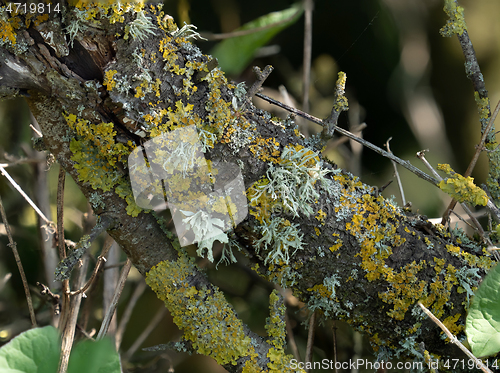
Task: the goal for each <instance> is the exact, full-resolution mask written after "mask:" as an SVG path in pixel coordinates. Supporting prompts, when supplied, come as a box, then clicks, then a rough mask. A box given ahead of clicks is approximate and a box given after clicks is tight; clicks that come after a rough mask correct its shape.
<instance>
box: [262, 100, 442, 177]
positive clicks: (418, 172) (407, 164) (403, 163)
mask: <svg viewBox="0 0 500 373" xmlns="http://www.w3.org/2000/svg"><path fill="white" fill-rule="evenodd" d="M255 95H256V96H257V97H260V98H262V99H263V100H266V101H267V102H270V103H271V104H274V105H276V106H279V107H281V108H283V109H285V110H288V111H289V112H291V113H293V114H296V115H298V116H301V117H302V118H305V119H307V120H309V121H311V122H313V123H316V124H319V125H320V126H322V125H323V121H322V120H321V119H319V118H316V117H315V116H313V115H310V114H307V113H305V112H303V111H301V110H298V109H295V108H292V107H290V106H288V105H285V104H283V103H281V102H279V101H276V100H274V99H272V98H271V97H268V96H266V95H263V94H261V93H256V94H255ZM335 131H336V132H338V133H340V134H341V135H344V136H346V137H348V138H350V139H352V140H354V141H356V142H358V143H360V144H362V145H364V146H366V147H367V148H369V149H371V150H373V151H374V152H376V153H378V154H380V155H382V156H384V157H386V158H389V159H390V160H393V161H394V162H396V163H397V164H399V165H401V166H403V167H404V168H406V169H407V170H409V171H411V172H413V173H414V174H415V175H417V176H418V177H420V178H421V179H424V180H426V181H428V182H430V183H432V184H433V185H437V184H438V183H439V181H438V180H436V179H435V178H433V177H432V176H429V175H427V174H426V173H425V172H423V171H421V170H420V169H418V168H417V167H415V166H413V165H412V164H411V163H410V162H409V161H404V160H402V159H401V158H398V157H396V156H395V155H394V154H391V153H388V152H386V151H385V150H383V149H381V148H379V147H378V146H376V145H373V144H372V143H370V142H368V141H366V140H364V139H362V138H360V137H358V136H356V135H354V134H353V133H351V132H349V131H347V130H345V129H343V128H340V127H337V126H335Z"/></svg>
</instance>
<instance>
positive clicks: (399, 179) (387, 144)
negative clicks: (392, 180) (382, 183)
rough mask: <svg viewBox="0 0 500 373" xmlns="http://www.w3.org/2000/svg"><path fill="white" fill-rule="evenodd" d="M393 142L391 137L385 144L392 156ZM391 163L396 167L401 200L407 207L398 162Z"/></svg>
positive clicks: (395, 171)
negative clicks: (391, 145) (390, 143)
mask: <svg viewBox="0 0 500 373" xmlns="http://www.w3.org/2000/svg"><path fill="white" fill-rule="evenodd" d="M391 140H392V137H389V138H388V139H387V142H386V143H385V147H386V148H387V151H388V152H389V153H391V154H392V151H391V148H390V147H389V142H390V141H391ZM391 163H392V166H393V167H394V175H395V176H396V180H397V182H398V187H399V193H401V200H402V201H403V206H406V198H405V191H404V190H403V184H402V183H401V178H400V177H399V172H398V167H397V166H396V162H394V161H391Z"/></svg>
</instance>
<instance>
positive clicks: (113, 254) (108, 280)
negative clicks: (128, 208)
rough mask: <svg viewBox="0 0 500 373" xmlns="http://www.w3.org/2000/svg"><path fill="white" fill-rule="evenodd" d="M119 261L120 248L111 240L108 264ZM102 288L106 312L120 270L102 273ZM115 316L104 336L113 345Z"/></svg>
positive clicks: (103, 305)
mask: <svg viewBox="0 0 500 373" xmlns="http://www.w3.org/2000/svg"><path fill="white" fill-rule="evenodd" d="M119 260H120V246H118V244H117V243H116V241H114V240H113V242H112V244H111V245H110V246H109V253H108V263H109V264H116V263H118V262H119ZM102 277H103V288H102V307H103V309H105V310H107V309H108V308H109V307H110V305H111V303H112V302H113V297H114V293H115V289H116V286H117V285H118V279H119V277H120V269H119V268H118V267H117V268H114V269H112V270H108V271H104V272H103V276H102ZM116 319H117V315H116V312H115V314H114V317H112V318H111V320H110V323H109V326H108V330H107V332H106V335H107V337H108V338H109V339H111V341H112V342H113V343H116V339H115V334H116V326H117V320H116Z"/></svg>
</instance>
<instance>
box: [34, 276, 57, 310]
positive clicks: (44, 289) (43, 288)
mask: <svg viewBox="0 0 500 373" xmlns="http://www.w3.org/2000/svg"><path fill="white" fill-rule="evenodd" d="M36 285H37V286H38V287H39V288H40V294H41V295H43V296H45V298H46V299H47V300H48V301H49V302H50V303H51V304H52V308H53V310H54V315H59V313H60V312H61V305H60V303H59V301H60V299H61V296H60V295H59V294H54V293H53V292H52V291H50V289H49V287H48V286H47V285H44V284H42V283H40V282H37V283H36Z"/></svg>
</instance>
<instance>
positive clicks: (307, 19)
mask: <svg viewBox="0 0 500 373" xmlns="http://www.w3.org/2000/svg"><path fill="white" fill-rule="evenodd" d="M313 9H314V0H304V56H303V63H302V64H303V72H302V89H303V92H302V110H304V111H305V112H308V111H309V86H310V85H311V54H312V13H313Z"/></svg>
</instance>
